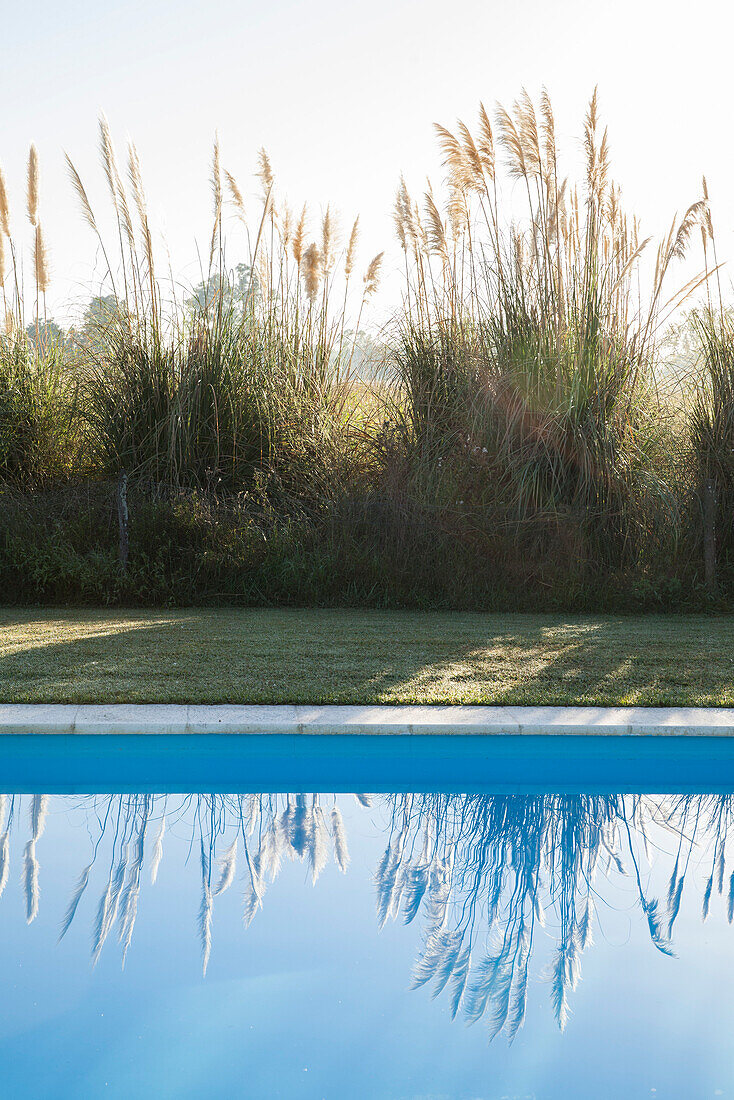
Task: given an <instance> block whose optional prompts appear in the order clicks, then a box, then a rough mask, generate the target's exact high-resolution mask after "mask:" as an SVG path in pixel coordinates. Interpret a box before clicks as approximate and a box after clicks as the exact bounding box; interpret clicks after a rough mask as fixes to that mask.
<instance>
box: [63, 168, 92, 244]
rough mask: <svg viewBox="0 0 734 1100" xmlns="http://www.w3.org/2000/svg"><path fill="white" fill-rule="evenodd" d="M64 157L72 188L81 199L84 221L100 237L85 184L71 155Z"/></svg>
mask: <svg viewBox="0 0 734 1100" xmlns="http://www.w3.org/2000/svg"><path fill="white" fill-rule="evenodd" d="M64 157H65V159H66V167H67V169H68V172H69V176H70V177H71V182H72V186H73V188H74V190H75V191H76V194H77V198H78V199H79V204H80V206H81V208H82V214H83V215H84V220H85V221H86V223H87V225H88V226H89V228H90V229H91V230H92V231H93V232H94V233H95V234H97V236H99V230H98V229H97V220H96V218H95V216H94V212H93V211H92V204H91V203H90V201H89V197H88V195H87V192H86V190H85V188H84V184H83V183H82V180H81V176H80V175H79V173H78V172H77V170H76V168H75V167H74V162H73V161H72V159H71V157H70V156H69V154H68V153H64Z"/></svg>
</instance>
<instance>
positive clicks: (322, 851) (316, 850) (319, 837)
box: [308, 806, 329, 885]
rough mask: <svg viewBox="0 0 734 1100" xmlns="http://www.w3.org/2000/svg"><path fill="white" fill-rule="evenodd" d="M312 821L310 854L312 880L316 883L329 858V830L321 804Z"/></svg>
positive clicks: (314, 812)
mask: <svg viewBox="0 0 734 1100" xmlns="http://www.w3.org/2000/svg"><path fill="white" fill-rule="evenodd" d="M311 821H312V826H311V828H312V832H311V843H310V845H309V850H308V854H309V863H310V864H311V882H312V883H313V884H314V885H315V884H316V880H317V878H318V877H319V875H320V874H321V872H322V871H323V869H324V867H325V866H326V862H327V860H328V858H329V856H328V851H329V848H328V844H329V830H328V829H327V827H326V821H325V820H324V811H323V810H322V809H321V807H320V806H316V807H315V808H314V811H313V815H312V819H311Z"/></svg>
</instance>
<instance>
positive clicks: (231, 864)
mask: <svg viewBox="0 0 734 1100" xmlns="http://www.w3.org/2000/svg"><path fill="white" fill-rule="evenodd" d="M238 841H239V837H235V838H234V840H233V841H232V843H231V844H230V846H229V848H227V850H226V851H225V853H224V855H223V856H222V858H221V859H220V861H219V869H220V873H219V882H218V883H217V886H216V889H215V891H214V896H215V897H216V896H217V895H218V894H223V893H224V891H225V890H227V889H228V888H229V887H230V886H231V885H232V881H233V879H234V873H235V870H236V869H237V843H238Z"/></svg>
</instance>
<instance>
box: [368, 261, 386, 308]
mask: <svg viewBox="0 0 734 1100" xmlns="http://www.w3.org/2000/svg"><path fill="white" fill-rule="evenodd" d="M384 255H385V253H384V252H378V253H377V255H376V256H375V257H374V258H373V259H372V260H371V261H370V265H369V267H368V268H367V271H366V272H365V276H364V296H365V298H369V297H370V296H371V295H372V294H374V293H375V291H376V290H377V288H378V286H379V285H380V268H381V267H382V260H383V257H384Z"/></svg>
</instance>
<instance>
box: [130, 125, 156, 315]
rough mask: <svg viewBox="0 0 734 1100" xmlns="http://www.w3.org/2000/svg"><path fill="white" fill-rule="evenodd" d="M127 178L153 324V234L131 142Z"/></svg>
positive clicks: (154, 300) (154, 301) (137, 162)
mask: <svg viewBox="0 0 734 1100" xmlns="http://www.w3.org/2000/svg"><path fill="white" fill-rule="evenodd" d="M128 178H129V180H130V185H131V187H132V192H133V198H134V200H135V206H136V208H137V211H138V221H139V223H140V231H141V233H142V237H143V255H144V256H145V261H146V264H147V268H148V282H149V286H150V308H151V311H152V314H153V322H154V325H155V323H156V321H157V316H156V313H157V295H156V285H155V266H154V263H153V236H152V234H151V231H150V223H149V221H148V206H147V202H146V198H145V190H144V188H143V176H142V173H141V171H140V158H139V157H138V151H137V149H136V148H135V145H134V144H133V142H132V141H131V142H129V143H128Z"/></svg>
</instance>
